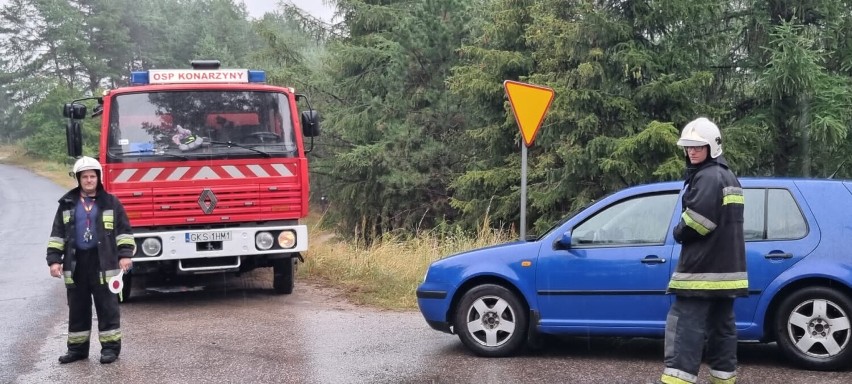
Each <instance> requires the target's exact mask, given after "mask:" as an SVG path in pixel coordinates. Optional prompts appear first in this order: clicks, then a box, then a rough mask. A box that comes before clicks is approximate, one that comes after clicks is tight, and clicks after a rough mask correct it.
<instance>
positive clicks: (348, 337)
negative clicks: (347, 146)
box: [0, 165, 852, 384]
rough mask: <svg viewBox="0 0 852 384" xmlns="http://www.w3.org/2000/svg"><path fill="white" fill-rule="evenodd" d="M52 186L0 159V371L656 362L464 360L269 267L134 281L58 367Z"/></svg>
mask: <svg viewBox="0 0 852 384" xmlns="http://www.w3.org/2000/svg"><path fill="white" fill-rule="evenodd" d="M63 192H64V191H63V190H62V189H61V188H59V187H57V186H55V185H53V184H51V183H50V182H49V181H47V180H44V179H41V178H39V177H36V176H33V175H31V174H29V173H27V172H25V171H22V170H19V169H16V168H11V167H8V166H4V165H0V212H2V214H0V239H2V240H0V241H2V243H1V244H2V245H3V246H2V247H0V332H2V337H0V383H6V382H14V383H71V382H75V383H80V382H123V383H244V382H262V383H310V384H313V383H646V382H650V381H652V380H654V379H656V378H657V377H659V374H660V372H661V370H662V349H663V346H662V342H661V341H659V340H649V339H629V340H628V339H614V338H578V337H575V338H567V339H552V340H549V341H548V343H547V345H546V346H545V347H544V348H543V349H542V350H539V351H533V352H527V353H525V354H522V355H521V356H518V357H513V358H502V359H485V358H477V357H474V356H472V355H471V354H470V353H468V352H467V351H466V350H465V349H464V347H463V346H462V344H461V343H460V342H459V340H458V339H457V338H456V337H455V336H452V335H447V334H443V333H440V332H437V331H433V330H431V329H430V328H429V327H428V326H427V325H426V323H425V321H423V319H422V317H421V316H420V314H419V313H418V312H416V311H403V312H394V311H382V310H376V309H372V308H366V307H359V306H355V305H352V304H349V303H348V302H346V300H345V299H344V298H343V295H342V294H341V293H340V292H339V291H336V290H334V289H333V288H328V287H323V286H320V285H317V284H309V283H306V282H304V281H302V280H298V281H297V283H296V289H295V292H294V293H293V294H292V295H284V296H278V295H274V294H272V293H271V285H272V284H271V272H270V271H269V270H268V269H261V270H257V271H255V272H252V273H250V274H245V275H243V276H239V277H236V276H222V275H208V276H202V277H198V278H194V279H188V280H184V281H181V282H179V283H180V285H179V286H177V287H167V288H170V289H165V290H164V289H159V290H149V289H145V287H143V286H141V284H140V282H138V281H137V282H135V283H136V286H135V287H134V288H136V289H137V290H136V291H135V292H134V294H133V298H132V300H131V301H130V302H128V303H125V304H123V305H122V313H121V315H122V330H123V333H124V341H123V347H122V348H123V349H122V353H121V357H120V358H119V360H118V361H117V362H116V363H114V364H112V365H101V364H99V363H98V361H97V356H98V351H99V346H98V345H97V343H96V342H95V343H93V344H92V349H91V354H90V358H89V359H88V360H84V361H80V362H76V363H72V364H68V365H59V364H58V362H57V361H56V359H57V357H58V356H59V355H61V354H62V353H63V352H64V349H65V333H66V327H67V308H66V306H65V297H64V287H63V286H62V282H61V281H60V280H59V279H54V278H51V277H50V276H49V275H48V270H47V266H46V265H45V263H44V247H45V244H46V241H47V236H48V233H49V226H50V222H51V220H52V216H53V214H54V212H55V209H56V203H55V202H56V200H57V198H58V197H59V196H60V195H61V194H62V193H63ZM308 256H309V255H308ZM180 287H184V288H180ZM181 290H183V291H181ZM164 291H165V292H164ZM95 327H96V325H95ZM93 338H94V339H95V340H96V335H93ZM739 357H740V362H741V367H740V372H739V373H740V381H739V383H746V384H748V383H759V384H769V383H827V384H834V383H837V384H840V383H844V384H848V383H850V382H852V372H850V371H846V372H809V371H802V370H796V369H793V368H791V367H789V366H787V365H786V364H785V363H783V360H782V359H781V357H780V354H779V352H778V350H777V349H776V347H775V346H774V345H752V344H741V345H740V348H739ZM701 378H702V380H703V381H704V382H706V380H707V373H706V367H705V368H704V369H703V370H702V373H701Z"/></svg>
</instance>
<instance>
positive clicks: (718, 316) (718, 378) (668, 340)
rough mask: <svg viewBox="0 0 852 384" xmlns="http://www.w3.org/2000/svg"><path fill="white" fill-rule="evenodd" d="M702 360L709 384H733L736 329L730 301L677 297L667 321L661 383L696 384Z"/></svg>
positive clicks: (735, 357)
mask: <svg viewBox="0 0 852 384" xmlns="http://www.w3.org/2000/svg"><path fill="white" fill-rule="evenodd" d="M702 357H703V358H704V360H705V361H706V362H707V365H709V366H710V380H711V382H712V383H714V384H715V383H722V384H733V383H735V382H736V379H737V376H736V368H737V329H736V324H735V323H734V299H733V298H696V297H683V296H677V297H676V298H675V302H674V304H673V305H672V307H671V309H670V310H669V314H668V317H667V318H666V336H665V363H666V369H665V371H664V372H663V376H662V379H661V381H662V382H663V383H676V384H688V383H695V382H696V381H698V370H699V369H700V367H701V361H702Z"/></svg>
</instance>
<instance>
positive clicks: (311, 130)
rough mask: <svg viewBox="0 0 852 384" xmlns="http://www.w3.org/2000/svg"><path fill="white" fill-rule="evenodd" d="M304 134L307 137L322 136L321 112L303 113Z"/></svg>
mask: <svg viewBox="0 0 852 384" xmlns="http://www.w3.org/2000/svg"><path fill="white" fill-rule="evenodd" d="M302 134H304V135H305V137H316V136H319V134H320V117H319V112H317V111H314V110H310V111H304V112H302Z"/></svg>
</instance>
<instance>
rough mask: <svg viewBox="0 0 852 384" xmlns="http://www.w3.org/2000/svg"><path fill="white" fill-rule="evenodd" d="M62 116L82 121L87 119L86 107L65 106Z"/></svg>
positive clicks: (77, 105)
mask: <svg viewBox="0 0 852 384" xmlns="http://www.w3.org/2000/svg"><path fill="white" fill-rule="evenodd" d="M62 116H63V117H67V118H71V119H75V120H80V119H83V118H85V117H86V106H85V105H83V104H75V103H70V104H65V105H63V106H62Z"/></svg>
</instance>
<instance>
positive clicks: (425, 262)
mask: <svg viewBox="0 0 852 384" xmlns="http://www.w3.org/2000/svg"><path fill="white" fill-rule="evenodd" d="M321 220H322V219H321V218H320V220H319V221H321ZM486 221H487V219H486ZM319 224H320V223H319V222H317V223H315V224H313V225H311V228H310V229H309V231H308V233H310V234H311V238H310V241H311V243H310V244H311V245H310V250H309V251H308V253H307V255H306V257H305V264H303V265H301V266H300V273H304V274H305V275H306V276H309V277H311V278H316V279H319V280H320V281H324V282H328V283H329V284H333V285H335V286H337V287H339V288H342V289H343V290H344V291H346V292H347V294H348V296H349V298H350V299H352V300H353V301H355V302H357V303H361V304H367V305H372V306H376V307H380V308H388V309H412V308H416V306H417V299H416V297H415V290H416V289H417V285H418V284H420V282H422V280H423V275H424V274H425V273H426V269H427V268H428V267H429V264H431V263H432V262H433V261H435V260H438V259H441V258H442V257H445V256H447V255H450V254H453V253H457V252H460V251H465V250H469V249H473V248H478V247H483V246H487V245H492V244H497V243H501V242H505V241H508V240H509V235H508V233H505V232H501V231H492V230H490V229H487V228H488V227H487V226H486V225H483V226H482V227H483V228H486V229H484V230H481V231H480V232H479V234H478V235H477V236H476V237H467V236H464V235H456V236H445V235H438V234H434V233H431V232H421V233H420V234H419V235H418V236H417V237H416V238H414V239H410V240H401V239H398V238H387V239H382V240H380V241H376V242H374V243H373V244H371V245H369V246H365V245H363V244H360V243H351V242H341V241H337V240H336V239H335V238H334V237H331V236H330V235H329V234H328V233H324V232H322V231H320V230H317V229H316V228H317V227H319ZM323 236H325V237H326V238H322V237H323Z"/></svg>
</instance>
